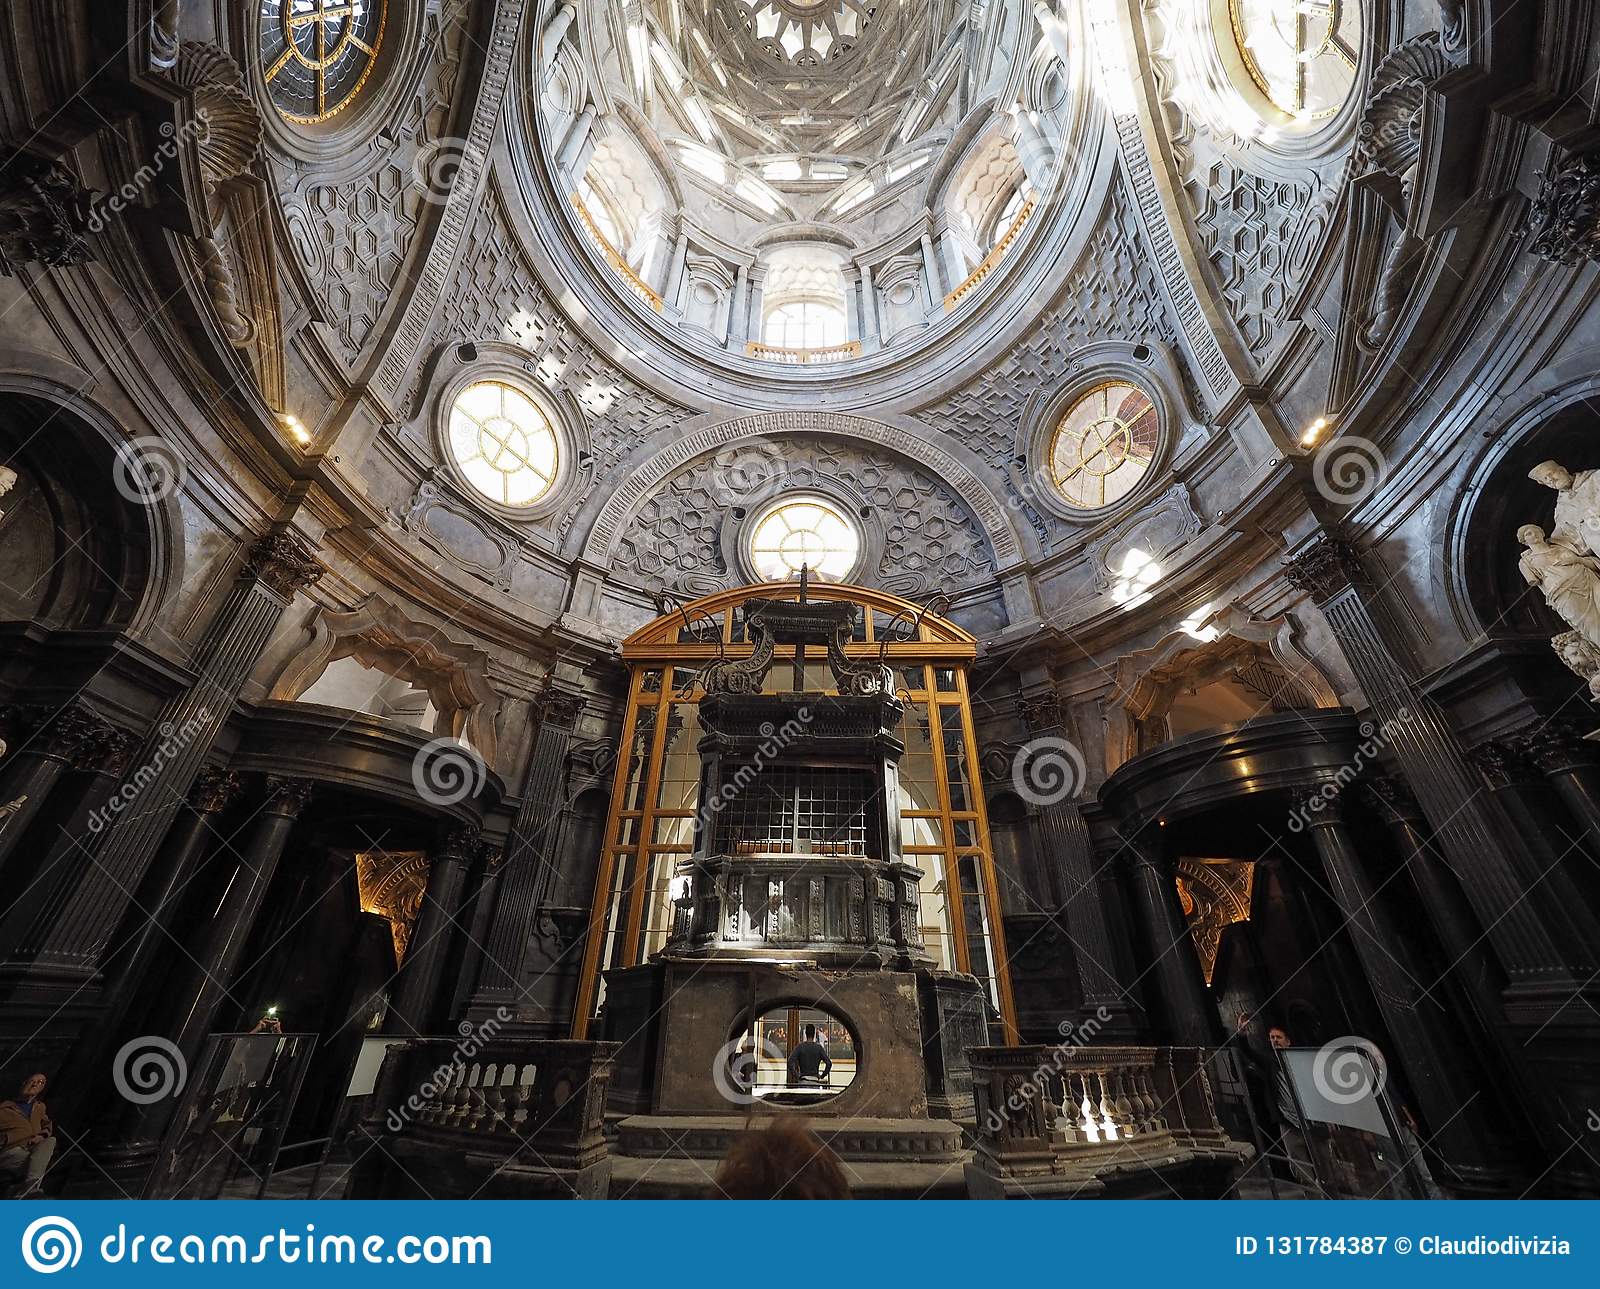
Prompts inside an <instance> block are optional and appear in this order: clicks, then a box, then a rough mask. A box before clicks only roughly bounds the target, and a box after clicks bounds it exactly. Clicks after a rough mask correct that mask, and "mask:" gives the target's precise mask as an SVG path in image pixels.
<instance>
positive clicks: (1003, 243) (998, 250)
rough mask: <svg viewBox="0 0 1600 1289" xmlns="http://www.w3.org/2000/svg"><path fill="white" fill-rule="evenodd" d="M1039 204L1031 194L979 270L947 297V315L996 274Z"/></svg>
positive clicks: (945, 301)
mask: <svg viewBox="0 0 1600 1289" xmlns="http://www.w3.org/2000/svg"><path fill="white" fill-rule="evenodd" d="M1037 204H1038V197H1037V196H1035V195H1034V194H1032V193H1030V194H1029V195H1028V198H1027V199H1026V200H1025V201H1024V202H1023V203H1022V208H1021V209H1020V210H1018V211H1017V215H1016V218H1015V219H1013V220H1012V221H1011V227H1010V228H1008V229H1006V231H1005V232H1004V233H1003V234H1001V237H1000V240H999V241H997V242H996V243H995V244H994V245H993V246H992V247H991V248H990V249H989V253H988V254H987V255H985V256H984V257H983V263H981V264H979V265H978V267H977V268H975V269H973V270H972V272H971V273H968V274H967V280H966V281H965V282H963V283H962V284H961V285H960V286H958V287H957V288H956V289H955V290H954V291H952V292H950V294H949V295H947V296H945V298H944V311H945V312H946V313H949V312H951V310H953V309H954V308H955V307H956V305H958V304H959V303H961V297H962V296H964V295H966V294H967V293H968V292H969V291H971V290H972V288H973V287H975V286H977V285H978V283H979V282H982V281H983V279H984V278H986V277H988V276H989V274H991V273H993V272H994V269H995V265H997V264H999V263H1000V261H1001V260H1003V259H1004V258H1005V256H1006V252H1007V251H1009V250H1010V249H1011V243H1012V242H1014V241H1016V240H1017V235H1018V234H1019V233H1021V232H1022V226H1023V225H1024V224H1026V223H1027V222H1028V220H1029V218H1030V217H1031V216H1032V215H1033V208H1034V207H1035V206H1036V205H1037Z"/></svg>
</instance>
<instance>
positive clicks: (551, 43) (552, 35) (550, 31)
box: [539, 0, 578, 81]
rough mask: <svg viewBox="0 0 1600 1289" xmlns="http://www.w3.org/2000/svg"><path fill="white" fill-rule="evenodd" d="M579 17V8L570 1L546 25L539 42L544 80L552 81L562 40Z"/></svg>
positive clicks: (557, 10)
mask: <svg viewBox="0 0 1600 1289" xmlns="http://www.w3.org/2000/svg"><path fill="white" fill-rule="evenodd" d="M577 16H578V6H577V5H575V4H573V3H571V0H568V2H567V3H565V4H562V5H561V6H560V7H559V8H557V9H556V13H555V17H553V18H551V19H550V21H549V22H548V23H546V24H545V29H544V34H543V35H542V36H541V37H540V40H539V63H540V71H541V75H542V78H543V79H544V80H545V81H548V80H549V79H550V73H551V72H553V71H555V68H556V54H557V53H558V52H559V51H560V49H561V41H562V38H563V37H565V36H566V34H567V30H568V28H570V27H571V26H572V20H573V19H574V18H576V17H577Z"/></svg>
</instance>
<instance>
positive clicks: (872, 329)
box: [861, 264, 883, 342]
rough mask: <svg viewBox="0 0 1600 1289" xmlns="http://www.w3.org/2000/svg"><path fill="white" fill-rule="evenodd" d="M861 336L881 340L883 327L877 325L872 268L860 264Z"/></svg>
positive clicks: (876, 290) (875, 288)
mask: <svg viewBox="0 0 1600 1289" xmlns="http://www.w3.org/2000/svg"><path fill="white" fill-rule="evenodd" d="M861 338H862V339H863V340H870V341H873V342H881V341H882V339H883V329H882V328H881V327H880V326H879V325H878V288H877V287H876V286H875V285H873V281H872V270H871V269H870V268H868V267H867V266H866V265H865V264H863V265H861Z"/></svg>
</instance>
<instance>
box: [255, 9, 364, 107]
mask: <svg viewBox="0 0 1600 1289" xmlns="http://www.w3.org/2000/svg"><path fill="white" fill-rule="evenodd" d="M388 11H389V0H260V9H259V22H258V27H257V30H258V31H259V33H260V42H261V70H262V75H263V76H264V77H265V79H266V82H267V88H268V90H269V91H270V92H271V94H272V102H273V106H275V107H276V108H277V109H278V111H279V112H280V113H281V114H282V115H283V116H284V118H285V119H287V120H290V121H293V122H295V123H296V124H298V125H316V124H319V123H321V122H323V121H327V120H329V119H330V118H332V117H334V116H337V115H338V114H339V113H340V112H342V111H344V110H345V109H346V108H347V107H349V106H350V105H351V104H352V103H353V102H355V100H356V97H357V95H359V94H360V93H361V91H362V89H363V88H365V86H366V83H367V78H368V77H369V76H371V75H372V69H373V68H374V67H375V66H377V62H378V53H379V51H380V50H381V49H382V47H383V36H384V29H385V27H386V26H387V22H388V16H389V12H388Z"/></svg>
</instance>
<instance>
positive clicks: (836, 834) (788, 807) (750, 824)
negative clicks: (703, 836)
mask: <svg viewBox="0 0 1600 1289" xmlns="http://www.w3.org/2000/svg"><path fill="white" fill-rule="evenodd" d="M739 777H740V776H737V775H730V776H729V784H730V786H731V785H732V784H734V783H737V782H738V778H739ZM872 783H873V779H872V776H871V775H870V774H869V773H867V772H866V771H865V770H857V769H844V768H832V767H830V768H821V767H809V766H782V765H774V766H768V767H767V768H765V769H763V770H761V771H759V772H757V773H756V774H755V775H754V776H753V777H749V778H748V781H747V782H745V784H744V786H743V787H742V788H740V789H739V790H738V791H737V792H736V793H735V794H734V795H733V797H732V799H731V800H729V801H728V802H727V804H726V805H725V806H724V807H723V808H722V810H721V811H719V812H718V814H717V823H716V831H715V834H714V835H715V851H716V853H718V854H723V855H765V854H780V855H865V854H867V853H868V851H867V844H868V828H867V801H868V798H869V796H870V794H871V791H872Z"/></svg>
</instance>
